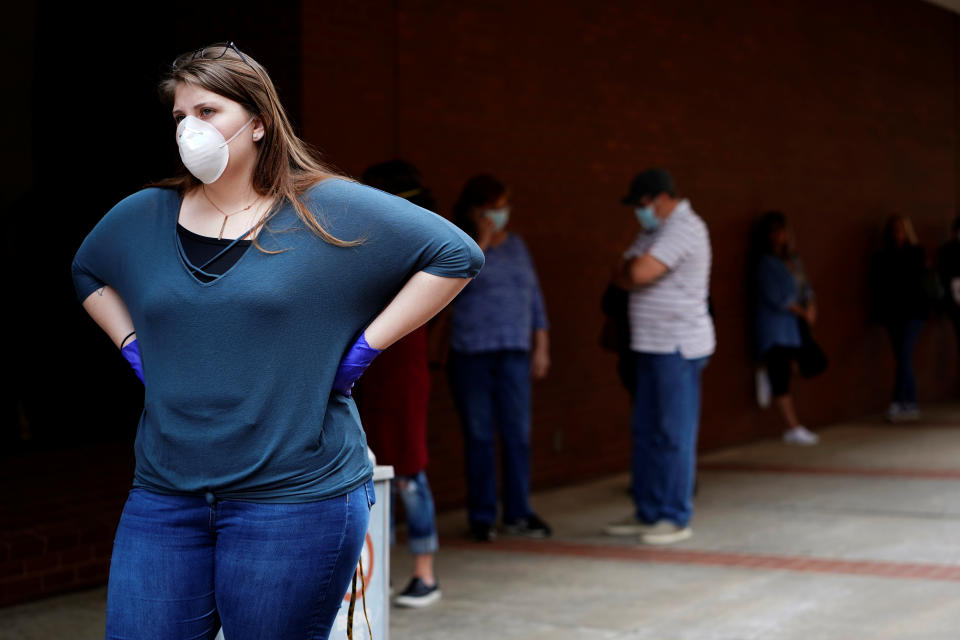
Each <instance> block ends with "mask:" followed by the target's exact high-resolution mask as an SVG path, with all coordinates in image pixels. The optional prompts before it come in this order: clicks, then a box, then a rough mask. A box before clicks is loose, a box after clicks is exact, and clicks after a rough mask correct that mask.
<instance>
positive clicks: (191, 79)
mask: <svg viewBox="0 0 960 640" xmlns="http://www.w3.org/2000/svg"><path fill="white" fill-rule="evenodd" d="M180 84H192V85H195V86H198V87H201V88H203V89H206V90H207V91H212V92H213V93H216V94H218V95H221V96H223V97H225V98H228V99H230V100H233V101H234V102H237V103H239V104H240V105H242V106H243V107H244V108H245V109H246V110H247V111H249V112H250V113H251V114H253V115H255V116H258V117H259V118H260V119H261V120H262V121H263V130H264V132H263V138H262V139H261V140H260V142H259V148H258V151H257V164H256V167H255V169H254V172H253V189H254V191H255V192H256V193H257V194H258V195H261V196H265V197H267V198H269V199H270V200H272V201H273V202H274V205H273V208H272V209H271V211H270V213H268V214H267V215H266V216H264V218H263V219H262V220H261V221H260V222H259V223H258V224H257V226H256V227H255V228H254V230H253V232H252V234H253V237H254V240H253V243H254V246H256V247H257V248H258V249H260V250H261V251H265V249H263V247H261V246H260V245H259V244H258V243H257V240H256V237H257V233H258V232H259V231H260V229H261V228H262V227H263V226H264V225H265V224H267V222H268V221H269V220H270V218H271V217H273V215H274V214H275V213H276V212H277V211H278V210H279V208H280V206H281V205H282V204H283V203H285V202H289V203H290V204H291V205H293V208H294V211H295V212H296V214H297V217H298V218H300V220H301V221H302V222H303V224H304V225H306V227H307V228H308V229H310V230H311V231H313V232H314V233H315V234H317V235H318V236H319V237H320V238H322V239H323V240H325V241H326V242H329V243H330V244H333V245H336V246H338V247H351V246H355V245H357V244H359V241H356V240H341V239H339V238H337V237H335V236H333V235H332V234H331V233H330V232H328V231H327V230H326V229H324V228H323V225H322V224H321V223H320V221H319V220H317V218H316V216H315V215H314V213H312V212H311V211H310V210H309V209H308V208H307V206H306V205H305V204H304V203H303V202H302V201H301V199H300V196H302V195H303V193H304V192H305V191H306V190H307V189H309V188H310V187H311V186H313V185H315V184H317V183H318V182H322V181H323V180H326V179H328V178H333V177H336V178H343V177H344V176H342V175H340V174H339V173H338V172H337V171H336V170H335V169H334V168H333V167H331V166H329V165H327V164H326V163H324V162H323V161H321V160H320V159H319V157H318V156H319V154H318V152H317V151H316V150H314V149H313V148H311V147H310V146H309V145H308V144H307V143H306V142H304V141H303V140H301V139H300V138H298V137H297V136H296V134H294V132H293V127H292V126H290V120H289V119H288V118H287V114H286V111H285V110H284V108H283V105H281V104H280V98H279V97H278V96H277V90H276V89H275V88H274V86H273V81H272V80H270V76H269V75H268V74H267V70H266V69H264V68H263V67H262V66H261V65H260V64H259V63H258V62H257V61H256V60H254V59H253V58H252V57H251V56H250V55H249V54H246V53H241V52H240V51H239V50H238V49H236V48H235V47H234V46H233V44H232V43H229V44H227V43H219V44H215V45H211V46H209V47H204V48H203V49H197V50H196V51H191V52H190V53H185V54H183V55H181V56H179V57H178V58H177V59H176V60H175V61H174V63H173V65H172V66H171V69H170V71H169V72H168V73H167V75H166V76H165V77H164V78H163V80H162V81H161V82H160V86H159V91H160V97H161V99H162V100H163V101H164V102H166V103H168V104H171V105H172V104H173V100H174V94H175V93H176V90H177V87H178V86H179V85H180ZM348 179H349V178H348ZM150 186H152V187H163V188H168V189H176V190H177V191H179V192H180V193H181V194H183V193H186V192H187V191H189V190H191V189H194V188H196V187H198V186H200V181H199V180H197V179H196V178H195V177H194V176H193V175H192V174H191V173H190V172H189V171H187V170H186V168H183V169H181V171H180V173H179V174H177V175H175V176H173V177H171V178H166V179H164V180H160V181H158V182H155V183H153V184H151V185H150Z"/></svg>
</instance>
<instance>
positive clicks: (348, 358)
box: [333, 333, 380, 397]
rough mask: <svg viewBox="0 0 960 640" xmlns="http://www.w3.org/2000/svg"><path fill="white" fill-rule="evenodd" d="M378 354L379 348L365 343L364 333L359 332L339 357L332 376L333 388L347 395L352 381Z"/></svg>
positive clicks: (358, 376) (354, 380) (351, 387)
mask: <svg viewBox="0 0 960 640" xmlns="http://www.w3.org/2000/svg"><path fill="white" fill-rule="evenodd" d="M378 355H380V349H374V348H373V347H371V346H370V345H369V344H367V338H366V334H365V333H361V334H360V337H359V338H357V341H356V342H354V343H353V346H352V347H350V349H349V351H347V353H346V354H344V356H343V358H341V359H340V364H339V365H338V366H337V373H336V375H335V376H334V377H333V390H334V391H336V392H337V393H339V394H342V395H345V396H348V397H349V396H350V393H351V392H350V390H351V389H353V383H355V382H356V381H357V380H359V379H360V376H362V375H363V372H364V371H366V369H367V367H369V366H370V363H371V362H373V359H374V358H376V357H377V356H378Z"/></svg>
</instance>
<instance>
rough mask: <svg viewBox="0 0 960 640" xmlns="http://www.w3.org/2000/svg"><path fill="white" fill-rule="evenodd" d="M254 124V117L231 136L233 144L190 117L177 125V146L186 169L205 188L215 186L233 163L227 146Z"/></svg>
mask: <svg viewBox="0 0 960 640" xmlns="http://www.w3.org/2000/svg"><path fill="white" fill-rule="evenodd" d="M254 117H256V116H254ZM251 122H253V117H252V118H250V119H249V120H247V122H246V124H244V125H243V126H242V127H240V128H239V129H238V130H237V132H236V133H235V134H233V135H232V136H230V140H224V138H223V134H221V133H220V132H219V131H218V130H217V128H216V127H215V126H213V125H212V124H210V123H209V122H206V121H204V120H201V119H200V118H196V117H194V116H187V117H186V118H184V119H183V120H181V121H180V124H179V125H177V146H178V147H180V159H181V160H182V161H183V166H185V167H186V168H187V171H189V172H190V173H192V174H193V175H194V177H196V179H197V180H199V181H200V182H202V183H204V184H210V183H211V182H216V180H217V179H218V178H219V177H220V176H221V175H223V171H224V170H225V169H226V168H227V162H229V161H230V148H229V147H228V146H227V145H229V144H230V142H231V141H232V140H233V139H234V138H236V137H237V136H238V135H240V132H241V131H243V130H244V129H246V128H247V127H248V126H249V125H250V123H251Z"/></svg>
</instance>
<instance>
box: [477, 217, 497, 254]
mask: <svg viewBox="0 0 960 640" xmlns="http://www.w3.org/2000/svg"><path fill="white" fill-rule="evenodd" d="M496 233H497V228H496V226H495V225H494V224H493V220H491V219H490V218H488V217H487V216H480V217H479V218H478V219H477V246H478V247H480V250H481V251H486V250H487V247H489V246H490V243H491V242H493V236H494V235H496Z"/></svg>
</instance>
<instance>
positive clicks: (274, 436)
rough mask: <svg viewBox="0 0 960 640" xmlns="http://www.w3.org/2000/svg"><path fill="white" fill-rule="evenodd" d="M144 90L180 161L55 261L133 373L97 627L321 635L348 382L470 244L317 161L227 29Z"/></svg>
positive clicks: (332, 569) (247, 635)
mask: <svg viewBox="0 0 960 640" xmlns="http://www.w3.org/2000/svg"><path fill="white" fill-rule="evenodd" d="M161 94H162V95H163V97H164V98H165V99H166V100H167V101H168V102H169V103H170V104H171V106H172V115H173V120H174V123H175V124H176V130H177V131H176V132H177V143H178V146H179V149H180V157H181V159H182V160H183V164H184V167H185V170H184V171H183V172H182V173H181V174H180V175H178V176H176V177H174V178H170V179H168V180H164V181H161V182H160V183H158V184H156V185H154V186H153V187H152V188H148V189H144V190H143V191H140V192H138V193H135V194H133V195H131V196H129V197H127V198H125V199H124V200H123V201H121V202H120V203H119V204H117V205H116V206H115V207H114V208H113V209H112V210H111V211H110V212H108V213H107V215H106V216H104V218H103V219H102V220H101V221H100V222H99V223H98V224H97V225H96V227H94V229H93V231H91V232H90V234H89V235H88V236H87V238H86V239H85V240H84V242H83V244H82V246H81V247H80V249H79V251H78V252H77V255H76V257H75V258H74V262H73V277H74V285H75V288H76V291H77V295H78V297H79V298H80V300H81V301H82V302H83V306H84V309H85V310H86V311H87V312H88V313H89V314H90V316H91V317H92V318H93V319H94V321H95V322H96V323H97V324H98V325H99V326H100V327H101V328H102V329H103V330H104V331H105V332H106V333H107V335H108V336H109V337H110V338H111V339H112V340H113V341H114V343H115V344H116V345H117V346H118V347H120V348H121V351H122V353H123V355H124V357H126V358H127V360H128V361H129V362H130V364H131V366H133V367H134V370H135V371H136V372H137V375H138V376H139V377H140V379H141V380H142V381H143V382H144V386H145V398H144V410H143V413H142V415H141V418H140V423H139V425H138V428H137V439H136V444H135V451H136V470H135V473H134V482H133V487H134V488H133V490H132V491H131V492H130V495H129V497H128V499H127V502H126V504H125V506H124V510H123V514H122V516H121V519H120V524H119V525H118V528H117V534H116V538H115V541H114V546H113V555H112V559H111V563H110V577H109V583H108V589H107V622H106V634H107V637H110V638H140V639H145V638H146V639H150V638H156V639H157V640H161V639H162V640H176V639H187V638H213V637H214V635H215V634H216V633H217V629H218V628H220V627H221V626H222V628H223V630H224V635H225V636H226V637H227V638H230V640H245V639H251V640H252V639H254V638H275V639H281V638H284V639H285V638H305V637H312V638H326V637H328V634H329V632H330V628H331V626H332V624H333V621H334V619H335V617H336V614H337V611H338V610H339V607H340V604H341V602H342V601H343V598H344V593H345V592H346V590H347V587H348V585H349V583H350V578H351V576H353V575H354V572H355V570H356V568H357V562H358V560H359V558H360V551H361V547H362V545H363V540H364V537H365V535H366V530H367V521H368V518H369V509H370V507H371V505H372V504H373V501H374V493H373V484H372V476H373V467H372V464H371V462H370V460H369V458H368V456H367V446H366V440H365V438H364V434H363V429H362V427H361V425H360V421H359V418H358V416H357V409H356V405H355V403H354V400H353V398H352V397H351V388H352V386H353V384H354V382H356V380H357V379H358V378H359V377H360V375H361V374H362V372H363V371H364V369H365V368H366V366H367V365H369V363H370V362H371V361H372V359H373V358H374V357H375V356H376V355H377V354H378V353H379V352H380V351H381V350H383V349H385V348H387V347H388V346H389V345H391V344H392V343H394V342H395V341H397V340H398V339H400V338H401V337H403V336H404V335H405V334H407V333H409V332H410V331H412V330H414V329H416V328H417V327H419V326H420V325H422V324H423V323H424V322H426V321H427V320H428V319H429V318H430V317H431V316H433V315H434V314H436V313H437V312H438V311H439V310H440V309H442V308H443V307H444V306H445V305H446V304H448V303H449V302H450V300H452V298H453V297H454V296H455V295H456V294H457V293H458V292H459V291H460V290H461V289H462V288H463V287H464V286H465V285H466V283H467V282H468V281H469V279H470V278H472V277H473V276H475V275H476V274H477V272H478V271H479V269H480V267H481V265H482V264H483V254H482V252H481V251H480V249H479V247H477V246H476V243H474V242H473V241H472V240H471V239H470V238H469V237H468V236H467V235H466V234H464V233H463V232H461V231H460V230H459V229H457V228H456V227H455V226H454V225H452V224H451V223H449V222H447V221H446V220H444V219H443V218H441V217H440V216H437V215H436V214H433V213H431V212H428V211H426V210H424V209H421V208H420V207H417V206H415V205H413V204H411V203H409V202H407V201H406V200H403V199H401V198H396V197H394V196H391V195H388V194H386V193H383V192H381V191H378V190H376V189H372V188H370V187H367V186H364V185H360V184H358V183H356V182H354V181H352V180H348V179H345V178H342V177H340V176H338V175H337V174H336V173H334V172H333V171H332V170H331V169H329V168H328V167H326V166H325V165H324V164H322V163H321V162H320V161H319V160H317V159H316V158H315V157H314V155H313V154H312V152H311V151H310V149H309V148H308V147H307V146H306V144H305V143H303V142H302V141H301V140H300V139H298V138H297V137H296V136H295V135H294V133H293V129H292V127H291V125H290V123H289V121H288V120H287V116H286V115H285V113H284V110H283V108H282V106H281V105H280V102H279V100H278V98H277V94H276V90H275V89H274V87H273V84H272V82H271V81H270V77H269V76H268V75H267V72H266V70H265V69H264V68H263V67H262V66H260V65H259V64H258V63H257V62H256V61H255V60H254V59H253V58H251V57H250V56H249V55H248V54H245V53H242V52H241V51H240V50H239V49H237V48H236V47H235V46H234V44H233V43H232V42H231V43H226V44H219V45H213V46H209V47H204V48H202V49H198V50H196V51H194V52H191V53H187V54H184V55H182V56H180V57H178V58H177V60H176V61H175V62H174V64H173V67H172V68H171V70H170V72H169V74H168V76H167V77H166V79H165V80H164V81H163V83H162V84H161ZM248 242H249V244H247V243H248Z"/></svg>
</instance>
